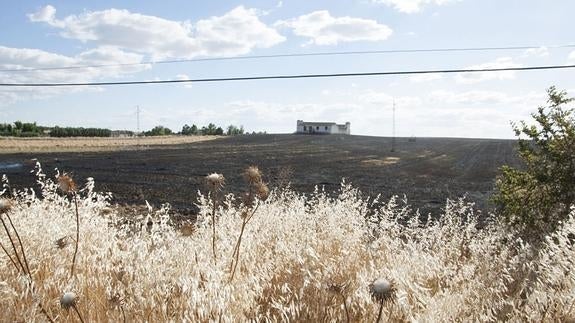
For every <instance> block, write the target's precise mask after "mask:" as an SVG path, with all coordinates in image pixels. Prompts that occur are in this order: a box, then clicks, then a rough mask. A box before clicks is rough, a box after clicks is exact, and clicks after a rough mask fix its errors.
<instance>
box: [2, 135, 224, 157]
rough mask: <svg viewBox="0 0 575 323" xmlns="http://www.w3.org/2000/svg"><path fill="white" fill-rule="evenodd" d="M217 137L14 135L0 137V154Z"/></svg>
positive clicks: (100, 148)
mask: <svg viewBox="0 0 575 323" xmlns="http://www.w3.org/2000/svg"><path fill="white" fill-rule="evenodd" d="M216 138H217V136H161V137H142V138H135V137H133V138H132V137H125V138H121V137H118V138H105V137H94V138H86V137H74V138H72V137H71V138H43V137H42V138H16V137H0V153H35V152H87V151H92V152H97V151H117V150H133V149H148V148H150V146H154V147H155V148H158V146H160V147H161V146H166V145H180V144H187V143H193V142H199V141H205V140H212V139H216Z"/></svg>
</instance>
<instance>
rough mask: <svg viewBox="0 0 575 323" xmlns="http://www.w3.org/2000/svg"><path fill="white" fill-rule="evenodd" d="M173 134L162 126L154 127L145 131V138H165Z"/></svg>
mask: <svg viewBox="0 0 575 323" xmlns="http://www.w3.org/2000/svg"><path fill="white" fill-rule="evenodd" d="M172 133H173V132H172V130H171V129H170V128H167V127H164V126H162V125H159V126H155V127H154V128H152V130H149V131H145V132H144V135H145V136H167V135H171V134H172Z"/></svg>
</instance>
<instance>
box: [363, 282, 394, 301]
mask: <svg viewBox="0 0 575 323" xmlns="http://www.w3.org/2000/svg"><path fill="white" fill-rule="evenodd" d="M369 292H370V294H371V297H372V298H374V299H375V300H377V301H380V302H387V301H390V300H394V299H395V292H396V289H395V284H394V283H393V282H390V281H388V280H387V279H385V278H378V279H376V280H374V281H373V282H372V283H371V284H369Z"/></svg>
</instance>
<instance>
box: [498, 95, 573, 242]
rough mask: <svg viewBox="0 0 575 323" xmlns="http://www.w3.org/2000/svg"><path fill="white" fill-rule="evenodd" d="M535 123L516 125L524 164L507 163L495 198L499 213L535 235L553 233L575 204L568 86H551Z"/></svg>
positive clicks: (525, 232) (571, 118) (512, 223)
mask: <svg viewBox="0 0 575 323" xmlns="http://www.w3.org/2000/svg"><path fill="white" fill-rule="evenodd" d="M547 94H548V96H549V97H548V99H547V105H546V106H541V107H539V108H538V110H537V113H533V114H531V116H532V117H533V119H534V120H535V122H536V124H534V125H528V124H527V123H526V122H524V121H521V122H520V123H519V124H513V129H514V130H515V134H516V136H517V137H518V151H519V156H520V158H521V159H522V161H523V162H524V164H525V167H524V168H523V169H515V168H512V167H509V166H504V167H503V168H502V169H501V170H502V174H501V175H500V176H499V178H498V179H497V182H496V193H495V195H494V198H493V200H494V202H495V204H496V205H497V207H498V209H499V214H500V216H502V217H503V219H504V220H505V221H506V222H507V223H508V224H510V225H512V226H513V227H515V228H517V229H518V230H519V231H520V232H522V233H524V234H525V235H526V236H528V237H531V238H538V237H541V236H543V235H545V234H547V233H549V232H553V231H555V230H556V229H557V227H558V226H559V225H560V224H561V222H562V221H565V220H566V219H567V218H568V216H569V212H570V208H571V206H572V205H573V204H574V203H575V118H574V115H573V113H574V109H573V108H572V107H567V104H568V103H569V102H571V101H573V98H568V97H567V93H566V92H565V91H559V90H557V89H556V88H555V87H550V88H549V89H548V90H547Z"/></svg>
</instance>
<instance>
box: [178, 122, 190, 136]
mask: <svg viewBox="0 0 575 323" xmlns="http://www.w3.org/2000/svg"><path fill="white" fill-rule="evenodd" d="M180 133H181V134H182V135H184V136H189V135H191V134H192V130H191V128H190V126H188V125H187V124H185V125H184V126H183V127H182V131H180Z"/></svg>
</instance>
